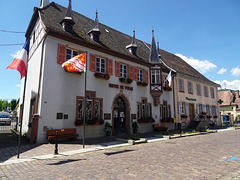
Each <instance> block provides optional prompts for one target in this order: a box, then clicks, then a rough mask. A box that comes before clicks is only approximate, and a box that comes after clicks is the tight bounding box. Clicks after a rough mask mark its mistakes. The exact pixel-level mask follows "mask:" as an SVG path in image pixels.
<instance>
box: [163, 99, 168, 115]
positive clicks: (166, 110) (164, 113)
mask: <svg viewBox="0 0 240 180" xmlns="http://www.w3.org/2000/svg"><path fill="white" fill-rule="evenodd" d="M167 115H168V109H167V101H163V117H165V118H166V117H168V116H167Z"/></svg>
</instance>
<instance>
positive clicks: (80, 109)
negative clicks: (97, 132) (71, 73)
mask: <svg viewBox="0 0 240 180" xmlns="http://www.w3.org/2000/svg"><path fill="white" fill-rule="evenodd" d="M77 119H78V120H80V119H83V99H78V100H77Z"/></svg>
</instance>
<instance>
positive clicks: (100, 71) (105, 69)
mask: <svg viewBox="0 0 240 180" xmlns="http://www.w3.org/2000/svg"><path fill="white" fill-rule="evenodd" d="M98 59H99V62H98ZM102 60H103V62H104V63H103V64H102ZM98 65H99V67H98ZM103 65H104V67H103ZM98 68H99V69H98ZM102 69H103V71H102ZM96 72H98V73H106V72H107V60H106V59H105V58H103V57H99V56H96Z"/></svg>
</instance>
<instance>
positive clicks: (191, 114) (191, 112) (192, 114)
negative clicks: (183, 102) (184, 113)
mask: <svg viewBox="0 0 240 180" xmlns="http://www.w3.org/2000/svg"><path fill="white" fill-rule="evenodd" d="M189 117H190V121H194V120H195V109H194V104H189Z"/></svg>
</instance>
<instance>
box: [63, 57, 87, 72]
mask: <svg viewBox="0 0 240 180" xmlns="http://www.w3.org/2000/svg"><path fill="white" fill-rule="evenodd" d="M62 67H63V68H65V69H66V71H68V72H77V73H79V72H86V53H82V54H79V55H77V56H75V57H73V58H72V59H70V60H68V61H66V62H65V63H63V64H62Z"/></svg>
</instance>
